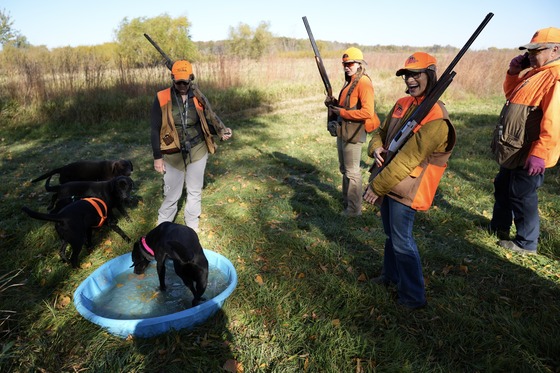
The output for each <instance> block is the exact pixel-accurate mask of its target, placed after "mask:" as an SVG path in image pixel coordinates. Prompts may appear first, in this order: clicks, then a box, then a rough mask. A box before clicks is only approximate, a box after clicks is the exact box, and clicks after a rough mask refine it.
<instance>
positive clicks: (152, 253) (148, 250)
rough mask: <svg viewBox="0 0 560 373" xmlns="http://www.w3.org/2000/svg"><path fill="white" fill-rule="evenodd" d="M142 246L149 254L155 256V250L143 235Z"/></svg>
mask: <svg viewBox="0 0 560 373" xmlns="http://www.w3.org/2000/svg"><path fill="white" fill-rule="evenodd" d="M142 246H144V249H145V250H146V251H147V252H148V254H150V255H151V256H155V254H154V250H152V249H151V248H150V246H148V244H147V243H146V237H142Z"/></svg>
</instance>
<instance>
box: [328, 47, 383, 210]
mask: <svg viewBox="0 0 560 373" xmlns="http://www.w3.org/2000/svg"><path fill="white" fill-rule="evenodd" d="M365 65H366V62H365V61H364V56H363V54H362V51H361V50H359V49H358V48H355V47H351V48H348V49H347V50H346V51H345V52H344V54H343V55H342V66H343V68H344V77H345V83H344V86H343V87H342V90H341V91H340V94H339V96H338V99H335V98H334V97H327V99H326V101H325V104H326V105H327V106H328V107H329V117H331V116H332V115H334V116H336V117H338V120H337V121H336V122H329V131H330V132H331V134H332V135H333V136H337V139H336V144H337V149H338V163H339V169H340V173H341V174H342V199H343V206H344V211H343V215H344V216H348V217H355V216H359V215H362V171H361V169H360V160H361V157H362V144H363V143H364V142H365V141H366V133H368V132H371V131H373V130H374V129H375V128H377V127H378V126H379V118H378V117H377V114H376V113H375V107H374V93H373V84H372V82H371V78H370V77H369V76H368V75H367V74H366V68H365ZM331 126H332V127H331Z"/></svg>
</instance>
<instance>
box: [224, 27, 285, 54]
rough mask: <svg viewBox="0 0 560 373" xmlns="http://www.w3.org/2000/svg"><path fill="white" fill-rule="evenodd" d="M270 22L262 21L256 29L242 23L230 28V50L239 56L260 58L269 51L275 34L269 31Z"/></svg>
mask: <svg viewBox="0 0 560 373" xmlns="http://www.w3.org/2000/svg"><path fill="white" fill-rule="evenodd" d="M269 27H270V24H269V23H268V22H261V23H260V24H259V26H258V27H257V28H256V29H254V30H253V29H252V28H251V26H249V25H247V24H245V23H240V24H239V25H238V26H237V28H233V27H230V28H229V40H228V43H227V45H228V51H229V53H230V54H232V55H234V56H238V57H247V58H252V59H259V58H261V57H262V56H264V55H265V54H266V53H267V52H269V50H270V47H271V46H272V42H273V39H274V38H273V35H272V33H271V32H270V31H269Z"/></svg>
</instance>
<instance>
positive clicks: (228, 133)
mask: <svg viewBox="0 0 560 373" xmlns="http://www.w3.org/2000/svg"><path fill="white" fill-rule="evenodd" d="M231 136H233V131H232V130H231V128H226V129H225V130H224V132H223V133H222V137H221V139H222V141H226V140H229V139H230V138H231Z"/></svg>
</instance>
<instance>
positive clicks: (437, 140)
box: [364, 52, 455, 309]
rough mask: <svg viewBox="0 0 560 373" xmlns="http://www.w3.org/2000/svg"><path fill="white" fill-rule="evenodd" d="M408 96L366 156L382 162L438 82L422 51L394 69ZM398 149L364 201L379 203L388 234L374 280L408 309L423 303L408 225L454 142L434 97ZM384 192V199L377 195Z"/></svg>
mask: <svg viewBox="0 0 560 373" xmlns="http://www.w3.org/2000/svg"><path fill="white" fill-rule="evenodd" d="M396 75H397V76H402V77H403V79H404V82H405V84H406V93H408V94H409V96H406V97H403V98H400V99H399V100H398V101H397V102H396V104H395V105H394V106H393V108H392V109H391V111H390V112H389V114H388V115H387V118H386V119H385V121H384V122H383V124H382V125H381V126H380V127H379V131H376V132H375V133H374V135H373V137H372V139H371V141H370V143H369V146H368V155H369V156H370V157H372V158H374V160H375V162H376V165H377V166H378V167H381V166H383V163H384V161H385V159H384V157H385V156H386V153H387V151H386V149H387V148H388V147H389V144H390V142H391V141H392V140H393V137H394V136H395V135H396V134H397V133H398V131H399V130H400V129H401V127H402V126H403V125H404V124H405V123H406V122H407V120H408V118H409V116H410V115H411V114H412V113H413V112H414V110H415V109H416V108H417V107H418V105H420V104H421V103H422V101H423V100H424V98H425V97H426V95H427V94H428V93H429V92H430V90H431V89H432V88H433V87H434V85H435V83H436V82H437V75H436V59H435V58H434V57H433V56H431V55H429V54H427V53H423V52H417V53H414V54H412V55H411V56H410V57H408V59H407V60H406V62H405V65H404V68H402V69H400V70H398V71H397V74H396ZM413 132H414V134H413V135H412V137H411V138H410V139H408V141H406V142H405V143H404V145H403V146H402V148H401V149H400V151H399V152H398V153H397V154H396V155H395V156H394V157H393V159H392V161H391V162H389V163H388V164H387V165H385V167H383V168H382V169H381V171H380V172H379V173H378V174H377V175H376V176H375V178H374V179H373V180H372V181H371V183H370V184H369V185H368V187H367V188H366V191H365V193H364V200H365V201H367V202H368V203H371V204H374V203H377V204H380V205H381V220H382V223H383V230H384V232H385V235H386V236H387V238H386V240H385V249H384V250H385V253H384V257H383V270H382V273H381V276H380V277H377V278H375V279H374V282H376V283H378V284H384V285H389V284H394V285H396V286H397V292H398V303H399V304H401V305H403V306H405V307H408V308H411V309H416V308H422V307H424V306H425V305H426V303H427V301H426V294H425V289H424V277H423V274H422V262H421V260H420V255H419V252H418V248H417V246H416V242H415V241H414V237H413V235H412V229H413V225H414V218H415V214H416V211H418V210H420V211H422V210H427V209H429V207H430V206H431V204H432V201H433V198H434V195H435V192H436V189H437V186H438V184H439V181H440V179H441V176H442V175H443V171H444V170H445V168H446V166H447V160H448V159H449V157H450V155H451V151H452V149H453V147H454V145H455V129H454V128H453V126H452V124H451V122H450V121H449V116H448V114H447V111H446V109H445V107H444V105H443V103H442V102H441V101H438V102H437V103H436V104H435V105H434V106H433V107H432V109H431V110H430V112H429V113H428V114H427V115H426V117H425V118H424V119H422V120H421V121H420V123H419V125H418V126H417V127H416V128H415V129H414V131H413ZM381 197H383V198H381Z"/></svg>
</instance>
